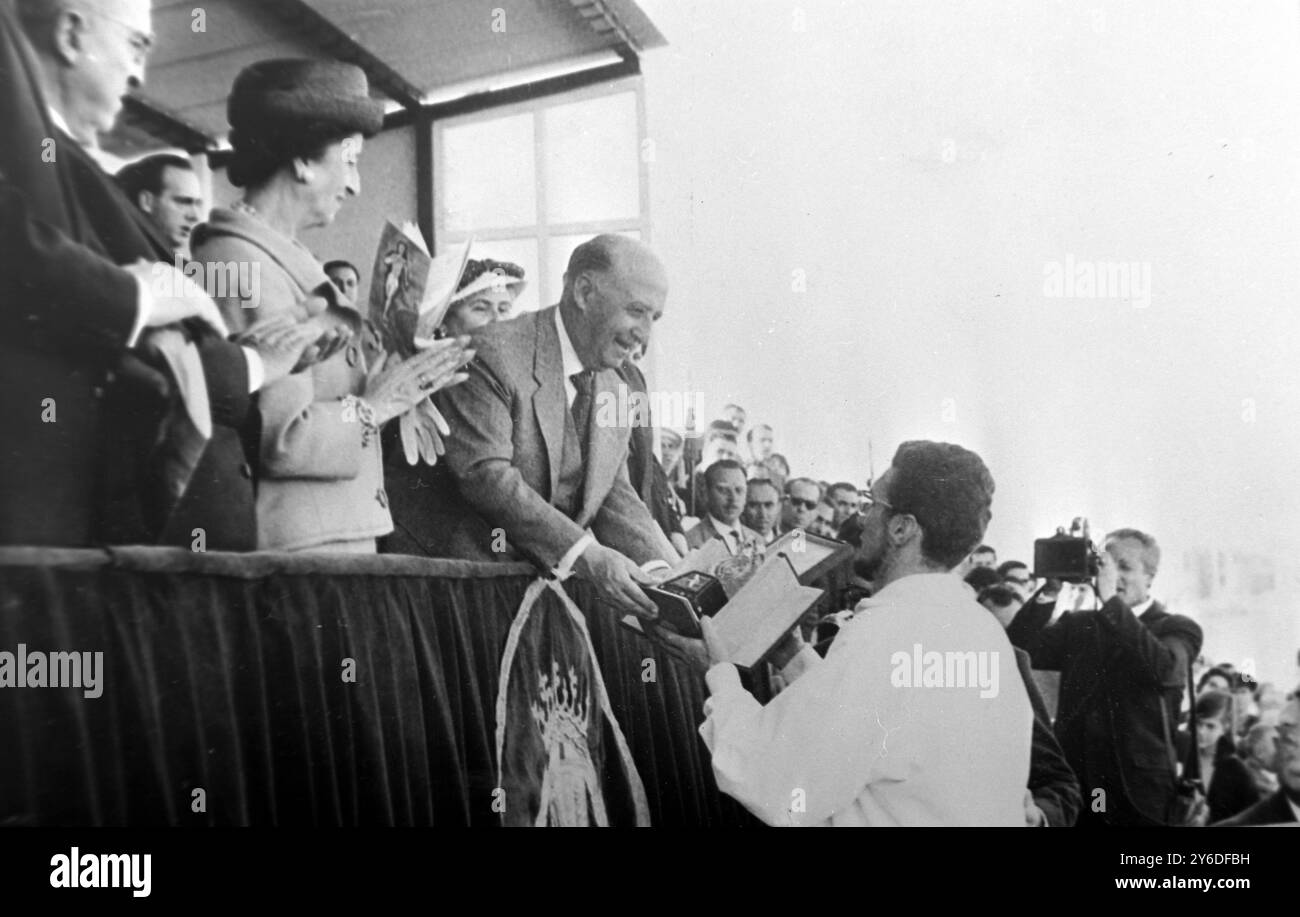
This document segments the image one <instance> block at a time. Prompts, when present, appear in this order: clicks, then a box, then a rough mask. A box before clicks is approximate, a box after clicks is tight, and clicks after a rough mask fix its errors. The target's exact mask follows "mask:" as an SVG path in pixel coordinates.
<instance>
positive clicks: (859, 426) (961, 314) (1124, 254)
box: [641, 0, 1300, 617]
mask: <svg viewBox="0 0 1300 917" xmlns="http://www.w3.org/2000/svg"><path fill="white" fill-rule="evenodd" d="M641 5H642V7H643V8H644V9H645V10H646V12H647V13H648V14H649V15H650V17H651V18H652V19H653V20H654V22H655V23H656V24H657V25H658V26H659V28H660V29H661V30H662V31H663V32H664V34H665V36H666V37H667V38H668V41H669V43H670V44H669V47H667V48H665V49H661V50H658V51H653V52H650V53H648V54H646V55H645V56H644V57H643V70H644V73H645V82H646V94H647V108H648V117H649V131H650V137H651V138H652V139H653V140H654V154H655V159H654V162H653V163H652V165H651V192H652V217H653V220H654V227H655V236H654V240H653V241H654V244H655V247H656V248H657V249H658V250H659V252H660V253H661V254H662V255H663V257H664V259H665V261H666V263H667V264H668V266H669V271H670V274H671V276H672V281H673V289H672V291H671V293H670V297H669V305H668V312H667V316H666V317H665V319H664V320H663V322H662V323H661V324H660V326H659V328H658V329H657V332H656V333H657V334H658V335H659V340H658V343H657V344H656V348H657V349H658V351H659V353H658V357H657V362H656V367H655V372H656V381H655V385H656V387H657V388H659V389H663V390H677V389H682V390H700V391H703V392H704V393H705V396H706V398H707V399H708V401H709V402H710V404H712V405H713V406H714V407H715V408H716V407H720V406H721V405H722V404H724V403H726V402H727V401H731V400H736V401H738V402H739V403H741V404H743V405H744V406H745V407H746V408H748V410H749V414H750V419H751V422H753V421H767V422H769V423H771V424H772V425H773V426H775V427H776V430H777V444H778V449H779V450H780V451H782V452H784V453H785V454H786V455H787V456H789V458H790V459H791V462H792V464H793V466H794V467H795V469H796V471H797V472H798V471H803V472H809V473H811V474H813V475H814V476H817V477H823V478H827V479H832V480H834V479H839V478H847V479H850V480H856V481H862V480H864V479H865V477H866V475H867V459H866V455H867V440H868V437H870V438H871V440H872V442H873V444H874V449H875V460H876V469H877V473H879V472H880V471H882V470H883V468H885V467H887V466H888V462H889V459H890V457H891V456H892V454H893V451H894V449H895V448H896V447H897V446H898V444H899V442H901V441H902V440H904V439H907V438H917V437H919V438H931V439H943V440H948V441H952V442H958V443H961V444H963V445H966V446H969V447H971V448H974V449H975V450H976V451H978V452H979V453H980V454H981V455H982V456H983V457H984V459H985V461H986V462H987V463H988V464H989V466H990V469H991V470H992V472H993V475H994V477H995V479H996V480H997V482H998V492H997V496H996V498H995V501H994V520H993V524H992V527H991V528H990V531H989V540H990V541H991V542H992V543H993V544H995V545H997V546H998V547H999V548H1000V549H1001V552H1002V555H1003V556H1004V557H1005V556H1012V555H1015V556H1021V557H1023V558H1025V559H1027V560H1028V559H1030V554H1031V545H1032V540H1033V538H1034V537H1036V536H1040V535H1047V534H1050V533H1051V531H1052V530H1053V528H1054V527H1055V526H1056V525H1059V524H1068V522H1069V520H1070V518H1071V517H1072V516H1074V515H1078V514H1086V515H1088V516H1090V517H1091V518H1092V520H1093V523H1094V527H1095V528H1101V529H1109V528H1114V527H1118V526H1120V525H1136V526H1138V527H1142V528H1147V529H1149V530H1150V531H1152V532H1153V533H1154V534H1156V536H1157V537H1158V538H1159V539H1160V540H1161V541H1162V543H1163V544H1164V546H1165V548H1166V557H1167V562H1166V565H1165V566H1166V573H1167V574H1168V575H1165V574H1162V576H1163V577H1164V580H1165V581H1166V582H1165V590H1164V591H1166V592H1168V591H1169V589H1170V588H1172V587H1174V586H1175V585H1176V583H1175V582H1173V581H1174V580H1176V578H1177V570H1176V569H1174V568H1177V567H1178V565H1179V564H1180V563H1181V557H1182V553H1183V552H1184V551H1185V550H1188V549H1192V548H1196V547H1199V546H1207V547H1211V548H1215V549H1226V550H1229V551H1241V552H1254V553H1261V554H1265V555H1267V556H1269V557H1279V558H1286V559H1288V560H1289V559H1290V558H1291V557H1293V556H1294V553H1295V549H1296V548H1297V546H1300V537H1297V535H1298V534H1300V532H1298V531H1297V529H1298V527H1297V525H1296V522H1297V519H1300V513H1298V512H1297V497H1296V487H1295V485H1294V483H1293V482H1294V480H1295V477H1296V467H1297V456H1298V455H1300V359H1298V356H1297V353H1296V349H1297V347H1296V345H1297V343H1300V309H1298V306H1300V298H1298V297H1297V295H1296V294H1297V280H1298V278H1300V275H1298V272H1297V254H1300V247H1298V246H1297V242H1300V221H1298V220H1297V187H1298V185H1300V171H1298V170H1297V162H1298V158H1297V154H1298V153H1300V129H1298V127H1297V125H1300V117H1298V115H1300V104H1298V100H1300V92H1298V91H1297V90H1298V87H1300V19H1298V16H1297V12H1298V11H1300V4H1297V3H1296V2H1255V3H1249V2H1248V3H1241V4H1232V5H1228V4H1221V3H1210V2H1197V3H1186V2H1181V0H1180V2H1150V3H1148V2H1144V3H1142V4H1124V5H1120V4H1115V3H1106V4H1099V3H1095V2H1081V3H1052V2H1043V0H1032V2H1020V3H978V4H973V3H964V2H963V3H956V2H926V3H915V2H872V3H831V2H816V0H807V2H803V3H802V4H800V5H799V7H798V8H796V6H795V5H793V4H790V3H776V2H755V0H743V2H741V0H721V2H719V0H715V2H709V3H702V2H700V3H685V2H680V0H641ZM800 10H801V11H802V24H803V25H804V29H803V31H798V30H797V29H796V26H797V25H798V24H799V23H798V19H797V17H799V16H800V12H799V11H800ZM1067 256H1070V257H1072V258H1073V259H1074V261H1075V262H1081V261H1091V262H1104V261H1125V262H1137V263H1139V264H1149V266H1150V271H1151V297H1150V304H1149V305H1148V306H1147V307H1146V308H1136V307H1135V306H1134V305H1133V304H1132V303H1131V302H1126V301H1123V300H1120V299H1101V298H1097V299H1078V298H1076V299H1061V298H1057V299H1053V298H1048V297H1047V296H1045V295H1044V292H1043V291H1044V270H1045V266H1046V265H1048V264H1049V263H1050V262H1062V263H1063V262H1064V261H1065V259H1066V258H1067ZM796 270H802V271H804V272H805V274H806V278H807V292H805V293H802V294H799V293H796V292H792V289H791V286H792V278H793V277H794V274H793V272H795V271H796ZM945 399H952V401H951V402H950V403H947V404H945ZM945 408H947V411H946V412H945ZM1252 411H1253V414H1252ZM954 416H955V420H953V419H952V418H953V417H954ZM1252 416H1253V420H1251V418H1252ZM1296 616H1297V617H1300V613H1298V614H1297V615H1296Z"/></svg>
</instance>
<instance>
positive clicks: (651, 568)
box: [641, 558, 673, 573]
mask: <svg viewBox="0 0 1300 917" xmlns="http://www.w3.org/2000/svg"><path fill="white" fill-rule="evenodd" d="M672 568H673V566H672V564H670V563H668V561H666V560H660V559H658V558H655V559H654V560H647V561H646V562H645V563H643V564H642V565H641V572H642V573H654V572H655V571H656V570H671V569H672Z"/></svg>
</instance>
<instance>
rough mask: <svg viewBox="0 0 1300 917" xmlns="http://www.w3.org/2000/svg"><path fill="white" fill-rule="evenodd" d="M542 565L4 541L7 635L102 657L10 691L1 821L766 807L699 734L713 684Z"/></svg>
mask: <svg viewBox="0 0 1300 917" xmlns="http://www.w3.org/2000/svg"><path fill="white" fill-rule="evenodd" d="M536 579H537V571H536V570H535V569H534V568H532V567H530V566H528V565H525V564H504V563H470V562H464V561H433V560H428V559H425V558H416V557H409V558H407V557H391V556H390V557H383V556H381V557H373V556H371V557H361V556H341V555H334V554H318V555H309V554H251V555H238V554H222V553H220V552H211V553H207V554H204V553H196V552H191V551H186V550H183V549H180V548H117V549H113V550H111V551H107V552H106V551H94V550H66V551H60V550H52V549H36V548H14V547H9V548H0V652H4V653H9V654H12V655H13V656H14V658H15V665H16V664H17V660H19V659H26V660H29V661H28V662H25V663H24V667H26V668H28V669H30V667H31V664H30V660H31V659H32V658H35V657H36V654H45V655H47V656H48V657H49V658H50V659H54V658H55V656H54V655H53V654H56V653H58V654H63V653H79V654H82V657H83V659H89V660H91V661H92V662H94V678H93V681H94V684H93V685H91V684H89V683H87V684H86V685H84V686H83V688H76V687H53V686H50V687H40V686H37V685H36V684H35V683H34V680H33V679H31V678H30V677H29V678H27V679H26V681H25V684H26V687H21V686H19V684H21V683H19V682H17V681H15V683H14V684H13V686H0V826H3V825H6V824H11V825H64V826H78V825H180V826H193V827H199V826H223V825H294V826H303V827H311V826H326V825H482V826H485V827H499V826H501V825H502V824H503V823H507V824H516V823H526V824H535V823H537V821H538V820H539V816H541V821H542V822H543V823H547V824H553V823H557V822H558V823H572V822H581V821H582V820H583V818H584V817H585V819H586V821H587V822H588V823H589V824H601V823H604V822H608V823H609V824H612V825H634V824H644V823H646V822H647V821H649V822H651V823H653V824H654V825H655V826H669V827H675V826H703V825H752V824H755V822H754V820H753V819H752V818H751V817H750V816H749V815H748V814H747V813H746V812H745V811H744V810H743V809H741V807H740V806H738V805H737V804H736V803H734V802H733V801H732V800H731V799H729V798H727V797H724V796H722V795H721V794H720V793H719V792H718V789H717V785H716V783H715V782H714V778H713V772H712V768H711V767H710V765H709V758H708V751H707V749H706V748H704V745H703V743H702V742H701V741H700V738H699V736H698V735H697V734H696V729H697V727H698V726H699V724H700V720H701V719H702V717H703V708H704V698H705V691H704V684H703V679H701V678H700V677H699V675H698V674H696V673H695V672H694V671H692V670H691V669H690V668H689V667H688V666H686V665H685V664H683V663H680V662H679V661H677V660H676V659H675V658H673V657H672V656H671V655H670V654H668V653H666V652H664V651H663V650H662V649H661V648H660V647H659V646H658V645H657V644H654V643H652V642H650V641H648V640H645V639H644V638H642V637H638V636H635V635H633V634H632V633H630V632H629V631H628V630H627V628H625V627H622V626H620V625H619V623H618V620H617V618H616V616H615V615H613V614H611V613H610V612H609V609H608V608H607V607H605V606H603V605H600V604H599V603H598V602H597V600H596V596H595V594H594V591H593V590H592V588H591V587H590V586H589V584H587V583H583V582H581V581H577V580H570V581H568V582H566V583H564V585H563V587H560V586H559V584H555V583H552V584H550V585H549V586H548V585H539V584H537V582H536ZM525 599H527V601H526V600H525ZM521 608H529V609H530V611H528V613H527V614H521V613H520V609H521ZM593 650H594V655H593ZM86 654H89V656H87V655H86ZM99 654H102V655H99ZM83 668H84V667H83ZM83 674H85V671H83ZM29 675H30V672H29ZM85 680H86V681H87V682H89V681H90V680H91V679H90V678H89V677H87V678H86V679H85ZM503 684H504V685H505V686H506V691H505V692H504V693H503V692H502V690H501V689H502V686H503ZM502 704H504V705H505V706H506V707H507V708H508V709H507V711H505V712H500V711H499V710H498V708H499V706H500V705H502ZM616 720H617V721H616ZM503 725H504V730H503V729H502V727H503ZM624 739H626V742H624ZM629 752H630V760H629ZM632 762H635V764H633V763H632ZM593 775H594V777H593ZM543 800H545V803H544V804H543ZM503 806H504V811H503V809H502V807H503ZM647 812H648V815H647ZM503 815H504V816H505V818H504V819H503Z"/></svg>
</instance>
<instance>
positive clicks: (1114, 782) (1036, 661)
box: [1030, 597, 1201, 824]
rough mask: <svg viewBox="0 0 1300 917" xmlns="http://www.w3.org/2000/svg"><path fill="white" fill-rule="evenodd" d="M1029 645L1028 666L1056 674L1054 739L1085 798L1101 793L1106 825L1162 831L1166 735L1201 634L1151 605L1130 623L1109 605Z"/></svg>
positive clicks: (1121, 608) (1170, 789) (1168, 796)
mask: <svg viewBox="0 0 1300 917" xmlns="http://www.w3.org/2000/svg"><path fill="white" fill-rule="evenodd" d="M1030 643H1031V646H1030V655H1031V656H1032V658H1033V665H1034V668H1036V669H1049V670H1054V671H1060V673H1061V694H1060V701H1059V704H1058V707H1057V715H1056V726H1055V729H1056V737H1057V739H1058V740H1059V741H1060V743H1061V748H1062V750H1063V751H1064V752H1065V757H1066V760H1067V761H1068V762H1069V763H1070V767H1071V768H1072V769H1073V770H1074V772H1075V774H1076V775H1078V778H1079V785H1080V787H1081V788H1082V790H1083V795H1084V798H1085V799H1087V800H1089V801H1091V799H1092V798H1093V796H1092V794H1093V791H1094V790H1096V789H1102V790H1104V791H1105V800H1106V810H1105V813H1104V820H1105V821H1107V822H1109V823H1111V824H1142V823H1146V822H1156V823H1160V824H1164V823H1165V822H1166V819H1167V813H1168V807H1169V803H1170V801H1171V800H1172V798H1173V796H1174V781H1175V775H1174V771H1173V768H1172V766H1171V764H1170V757H1169V755H1170V742H1171V741H1172V740H1173V737H1172V734H1171V733H1172V731H1173V729H1175V728H1176V726H1177V723H1178V710H1179V705H1180V704H1181V699H1182V693H1183V686H1184V685H1185V684H1186V683H1187V667H1188V665H1189V664H1190V662H1191V660H1192V659H1194V658H1196V654H1197V653H1199V652H1200V649H1201V629H1200V627H1198V626H1197V625H1196V623H1195V622H1193V621H1192V620H1190V619H1189V618H1186V617H1183V616H1182V615H1172V614H1169V613H1167V612H1166V611H1165V609H1164V606H1163V605H1161V604H1160V603H1159V602H1155V603H1153V604H1152V605H1151V607H1150V608H1149V609H1147V611H1146V612H1145V613H1143V614H1142V616H1141V617H1140V618H1139V617H1135V616H1134V615H1133V613H1132V612H1131V611H1130V610H1129V609H1128V607H1127V606H1126V605H1125V604H1124V603H1123V601H1122V600H1120V599H1119V598H1118V597H1116V598H1112V599H1111V600H1110V601H1109V602H1107V603H1106V604H1105V605H1104V606H1103V607H1102V608H1101V609H1100V610H1099V611H1076V612H1072V613H1069V614H1065V615H1062V616H1061V618H1060V619H1059V620H1058V621H1057V622H1056V623H1055V624H1052V625H1050V626H1048V627H1046V628H1044V629H1042V630H1041V631H1039V632H1038V633H1037V634H1036V635H1031V639H1030ZM1162 704H1163V705H1164V706H1165V715H1164V716H1162V715H1161V705H1162ZM1166 722H1167V723H1168V728H1169V730H1170V733H1168V734H1167V733H1166V731H1165V729H1166V726H1165V724H1166Z"/></svg>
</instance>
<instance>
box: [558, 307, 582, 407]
mask: <svg viewBox="0 0 1300 917" xmlns="http://www.w3.org/2000/svg"><path fill="white" fill-rule="evenodd" d="M555 331H556V333H557V334H558V335H559V336H560V365H561V367H562V368H563V371H564V391H565V394H567V395H568V396H569V407H573V400H574V399H575V398H577V397H578V389H577V387H576V386H575V385H574V384H573V382H572V380H571V379H570V378H569V377H570V376H572V375H574V374H575V373H580V372H582V371H583V370H584V369H586V367H585V366H583V365H582V359H581V358H580V357H579V356H578V351H576V350H574V349H573V341H572V340H571V339H570V338H569V329H568V328H566V327H565V326H564V316H563V315H561V314H560V308H559V306H556V307H555Z"/></svg>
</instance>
